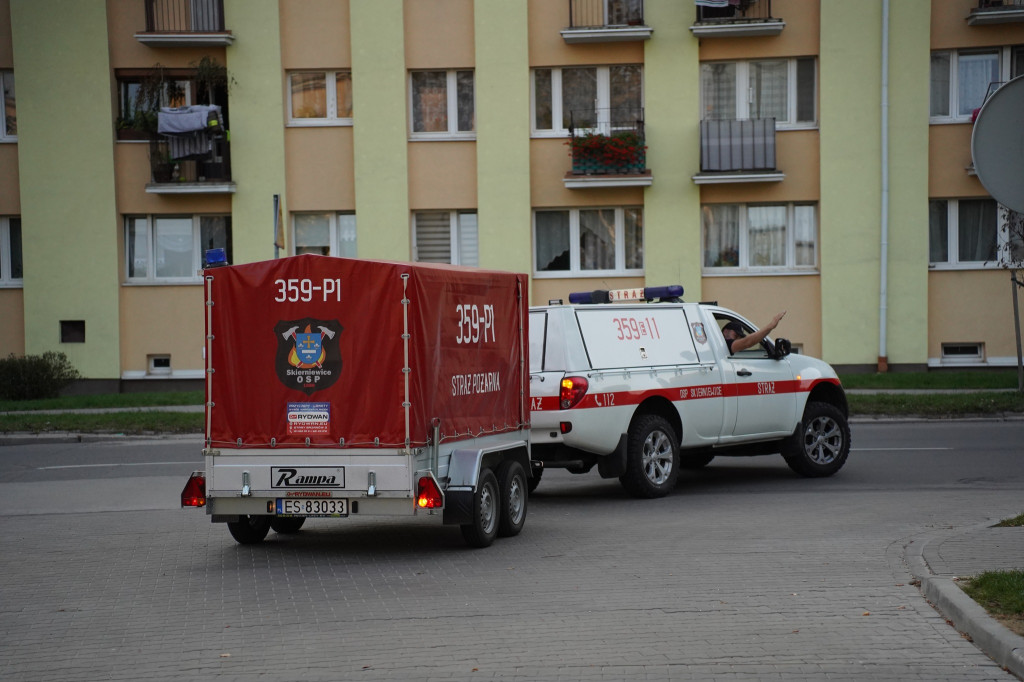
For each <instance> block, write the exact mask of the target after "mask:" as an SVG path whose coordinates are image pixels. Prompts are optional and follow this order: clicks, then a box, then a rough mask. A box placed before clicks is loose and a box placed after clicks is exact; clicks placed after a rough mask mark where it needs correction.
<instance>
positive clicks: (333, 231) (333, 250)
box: [289, 211, 359, 258]
mask: <svg viewBox="0 0 1024 682" xmlns="http://www.w3.org/2000/svg"><path fill="white" fill-rule="evenodd" d="M298 216H327V219H328V220H327V232H328V244H327V253H326V254H322V255H327V256H332V257H334V258H357V257H358V253H359V227H358V226H359V224H358V222H357V221H356V214H355V212H354V211H294V212H292V214H291V220H290V221H289V222H290V223H291V246H290V250H289V253H290V254H291V255H293V256H295V255H299V254H301V253H313V252H312V251H301V252H300V251H299V241H298V237H297V235H296V230H295V219H296V218H297V217H298ZM342 216H345V217H351V219H352V228H353V229H354V230H355V234H356V239H355V240H354V246H355V249H354V250H355V253H354V254H351V255H346V254H343V253H342V249H341V244H342V242H343V241H347V240H343V239H342V238H341V231H342V229H343V228H344V227H346V226H344V225H343V224H342V222H343V221H342ZM304 248H312V246H310V247H304Z"/></svg>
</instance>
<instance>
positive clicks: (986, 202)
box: [928, 199, 1024, 269]
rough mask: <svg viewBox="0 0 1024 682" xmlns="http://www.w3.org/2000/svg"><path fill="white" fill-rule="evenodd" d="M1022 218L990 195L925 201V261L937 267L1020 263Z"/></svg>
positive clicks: (1023, 240) (1023, 234)
mask: <svg viewBox="0 0 1024 682" xmlns="http://www.w3.org/2000/svg"><path fill="white" fill-rule="evenodd" d="M1011 218H1012V219H1013V222H1011ZM1022 220H1024V217H1022V216H1021V215H1020V214H1017V213H1013V212H1012V211H1009V210H1007V209H1006V208H1003V207H1000V206H999V204H997V203H996V201H995V200H994V199H934V200H932V201H929V202H928V261H929V262H930V263H931V265H932V266H933V267H938V268H940V269H943V268H956V267H968V268H979V267H986V266H989V267H998V266H1000V265H1002V264H1003V263H1020V262H1022V261H1024V229H1022V224H1021V221H1022Z"/></svg>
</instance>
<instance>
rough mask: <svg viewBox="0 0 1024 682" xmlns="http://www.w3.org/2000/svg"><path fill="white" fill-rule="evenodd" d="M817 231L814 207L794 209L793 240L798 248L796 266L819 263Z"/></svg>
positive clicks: (796, 207)
mask: <svg viewBox="0 0 1024 682" xmlns="http://www.w3.org/2000/svg"><path fill="white" fill-rule="evenodd" d="M816 233H817V231H816V230H815V220H814V207H813V206H794V207H793V238H794V241H795V247H796V249H795V250H796V254H795V258H796V263H795V265H798V266H799V265H815V264H816V262H817V258H816V256H817V249H816V248H815V247H816V242H817V234H816Z"/></svg>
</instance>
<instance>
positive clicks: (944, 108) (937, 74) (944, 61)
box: [928, 52, 949, 116]
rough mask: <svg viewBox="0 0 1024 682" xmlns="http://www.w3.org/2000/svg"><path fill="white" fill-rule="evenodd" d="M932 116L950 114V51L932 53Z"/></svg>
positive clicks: (930, 110) (930, 113)
mask: <svg viewBox="0 0 1024 682" xmlns="http://www.w3.org/2000/svg"><path fill="white" fill-rule="evenodd" d="M930 100H931V102H930V104H929V110H928V113H929V115H930V116H949V53H948V52H935V53H933V54H932V82H931V97H930Z"/></svg>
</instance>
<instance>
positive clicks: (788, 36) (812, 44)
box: [700, 0, 821, 61]
mask: <svg viewBox="0 0 1024 682" xmlns="http://www.w3.org/2000/svg"><path fill="white" fill-rule="evenodd" d="M772 16H773V17H776V18H779V19H782V20H783V21H785V22H786V27H785V28H784V29H782V33H780V34H779V35H777V36H761V37H745V38H741V39H728V38H727V39H715V38H706V39H703V40H701V41H700V58H701V61H714V60H730V59H749V58H755V57H756V58H757V59H765V58H770V57H804V56H807V55H814V54H818V45H819V43H820V34H819V30H818V27H819V24H820V20H821V12H820V7H819V4H818V2H817V1H816V0H772Z"/></svg>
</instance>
